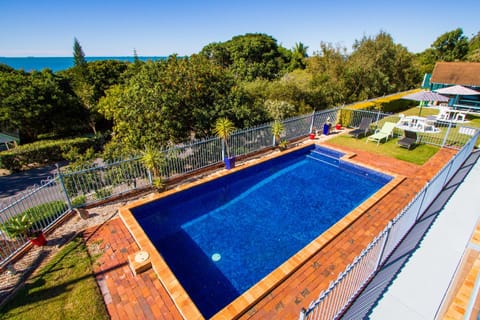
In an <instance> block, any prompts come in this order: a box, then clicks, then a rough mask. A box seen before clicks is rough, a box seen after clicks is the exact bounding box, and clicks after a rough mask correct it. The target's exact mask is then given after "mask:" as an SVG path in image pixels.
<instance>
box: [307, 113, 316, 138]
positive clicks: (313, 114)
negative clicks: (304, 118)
mask: <svg viewBox="0 0 480 320" xmlns="http://www.w3.org/2000/svg"><path fill="white" fill-rule="evenodd" d="M314 122H315V110H313V113H312V120H311V121H310V130H309V131H308V133H311V132H312V131H313V125H314Z"/></svg>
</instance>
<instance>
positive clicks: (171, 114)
mask: <svg viewBox="0 0 480 320" xmlns="http://www.w3.org/2000/svg"><path fill="white" fill-rule="evenodd" d="M307 49H308V47H307V46H305V45H304V44H303V43H302V42H296V43H295V45H294V47H293V48H291V49H287V48H284V47H282V46H281V45H280V44H278V43H277V40H276V39H275V38H273V37H272V36H270V35H267V34H263V33H247V34H244V35H238V36H234V37H233V38H231V39H230V40H228V41H225V42H213V43H210V44H208V45H206V46H205V47H204V48H203V49H202V50H201V51H200V52H199V54H193V55H191V56H189V57H177V56H176V55H173V56H170V57H169V58H168V59H166V60H165V61H156V62H152V61H149V62H142V61H140V59H139V58H138V56H137V53H136V51H135V50H134V52H133V58H134V62H133V63H126V62H120V61H114V60H103V61H94V62H87V61H86V59H85V53H84V51H83V48H82V47H81V45H80V43H79V41H78V39H76V38H75V39H74V44H73V58H74V66H73V67H72V68H70V69H67V70H64V71H60V72H58V73H54V72H52V71H50V70H43V71H41V72H37V71H35V72H24V71H17V70H14V69H13V68H10V67H8V66H6V65H2V64H0V123H2V125H4V124H7V125H8V127H9V128H16V129H19V131H20V135H21V138H22V142H27V141H34V140H36V139H38V138H39V137H41V136H42V135H45V134H48V135H53V136H59V137H60V136H67V135H75V134H80V133H86V132H88V131H90V132H94V133H96V132H97V130H100V131H107V130H112V131H113V133H112V137H113V141H112V148H111V150H115V149H116V148H117V149H118V148H119V147H120V148H119V149H124V150H123V151H125V150H127V151H128V152H130V151H131V152H133V150H136V151H137V152H138V150H145V147H146V146H149V147H152V146H165V145H167V144H169V143H179V142H184V141H188V140H191V139H193V138H204V137H208V136H210V135H212V134H213V132H212V128H213V124H214V121H215V119H217V118H223V117H226V118H228V119H230V120H231V121H232V122H233V123H234V125H235V127H236V128H239V129H240V128H245V127H251V126H255V125H258V124H261V123H265V122H267V121H272V120H274V119H282V118H286V117H291V116H295V115H299V114H305V113H307V112H311V111H312V110H321V109H325V108H330V107H335V106H339V105H342V104H346V103H351V102H354V101H358V100H363V99H369V98H374V97H378V96H383V95H386V94H390V93H395V92H399V91H403V90H407V89H411V88H415V87H418V86H419V85H420V81H421V79H422V76H423V74H424V73H428V72H431V71H432V70H433V67H434V65H435V63H436V62H437V61H477V62H478V61H480V33H477V34H476V35H475V36H473V37H472V38H471V39H468V38H467V37H466V36H465V35H464V34H463V30H462V29H461V28H457V29H455V30H452V31H449V32H446V33H444V34H442V35H440V36H439V37H438V38H437V39H436V40H435V41H434V42H433V43H432V44H431V45H430V47H429V48H428V49H426V50H425V51H424V52H422V53H420V54H412V53H410V52H409V51H408V50H407V49H406V48H405V47H404V46H402V45H401V44H398V43H395V42H394V40H393V38H392V36H391V35H389V34H388V33H386V32H384V31H380V32H379V33H378V34H377V35H374V36H364V37H363V38H361V39H360V40H357V41H356V42H355V44H354V46H353V48H352V50H351V52H349V50H347V48H345V47H342V46H338V45H337V46H333V45H332V44H329V43H324V42H320V47H319V49H318V50H316V51H314V52H313V54H312V55H311V56H309V55H308V54H307ZM88 128H90V129H88Z"/></svg>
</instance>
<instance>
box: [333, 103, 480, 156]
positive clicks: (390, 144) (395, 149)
mask: <svg viewBox="0 0 480 320" xmlns="http://www.w3.org/2000/svg"><path fill="white" fill-rule="evenodd" d="M402 113H403V114H404V115H405V116H413V115H416V116H418V115H421V116H422V117H427V116H430V115H437V114H438V113H439V110H438V109H435V108H428V107H424V108H422V109H421V110H420V108H419V107H413V108H411V109H408V110H405V111H402ZM399 119H400V116H399V114H395V115H392V116H389V117H386V118H383V119H382V120H380V121H379V122H378V127H381V126H382V125H383V124H384V123H385V122H386V121H390V122H395V123H396V122H398V120H399ZM467 120H469V122H468V123H466V124H465V126H468V127H474V128H480V117H478V116H474V115H467ZM459 128H460V125H457V126H456V127H452V128H451V129H450V131H449V135H448V139H447V140H446V143H447V144H452V145H453V144H457V145H459V146H460V145H463V143H465V142H466V141H467V140H468V139H470V136H468V135H464V134H460V133H459ZM372 129H375V128H373V127H372ZM440 129H441V132H440V133H419V136H421V139H422V141H430V142H435V143H436V144H442V142H443V139H444V136H445V133H446V131H445V130H447V128H445V127H442V128H440ZM394 133H395V134H396V135H402V133H403V130H399V129H395V130H394ZM479 140H480V138H479ZM365 141H366V138H362V139H355V138H353V137H351V136H349V135H339V136H337V137H335V138H333V139H331V140H329V142H330V143H332V144H336V145H339V146H345V147H349V148H353V149H360V150H365V151H368V152H371V153H374V154H379V155H384V156H389V157H393V158H396V159H399V160H403V161H407V162H411V163H414V164H418V165H422V164H424V163H425V162H427V161H428V159H430V158H431V157H432V156H433V155H434V154H435V153H436V152H437V151H438V150H440V148H439V147H437V146H434V145H431V144H425V143H421V144H420V145H418V146H417V147H416V148H415V149H412V150H408V149H405V148H401V147H400V146H399V145H398V144H397V141H398V138H394V139H390V140H389V141H387V142H384V143H380V144H379V145H377V143H376V142H372V141H371V142H368V143H365ZM477 143H480V141H478V142H477Z"/></svg>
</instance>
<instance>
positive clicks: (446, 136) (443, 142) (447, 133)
mask: <svg viewBox="0 0 480 320" xmlns="http://www.w3.org/2000/svg"><path fill="white" fill-rule="evenodd" d="M451 127H452V121H449V122H448V128H447V132H446V133H445V137H443V141H442V148H443V147H445V144H446V143H447V138H448V135H449V134H450V128H451Z"/></svg>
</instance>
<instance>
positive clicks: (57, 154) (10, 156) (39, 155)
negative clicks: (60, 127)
mask: <svg viewBox="0 0 480 320" xmlns="http://www.w3.org/2000/svg"><path fill="white" fill-rule="evenodd" d="M103 141H104V137H102V136H95V137H90V138H89V137H81V138H74V139H64V140H42V141H37V142H34V143H29V144H26V145H21V146H18V147H16V148H14V149H10V150H6V151H2V152H0V168H4V169H8V170H11V171H20V170H22V169H23V168H24V167H26V166H27V165H31V164H37V165H38V164H42V165H43V164H49V163H54V162H57V161H63V160H66V159H65V156H64V155H63V154H64V153H65V152H66V151H68V150H70V149H72V148H76V149H77V150H78V151H79V152H80V153H84V152H85V151H86V150H87V149H88V148H90V147H94V148H96V149H98V148H100V145H101V143H103Z"/></svg>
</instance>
